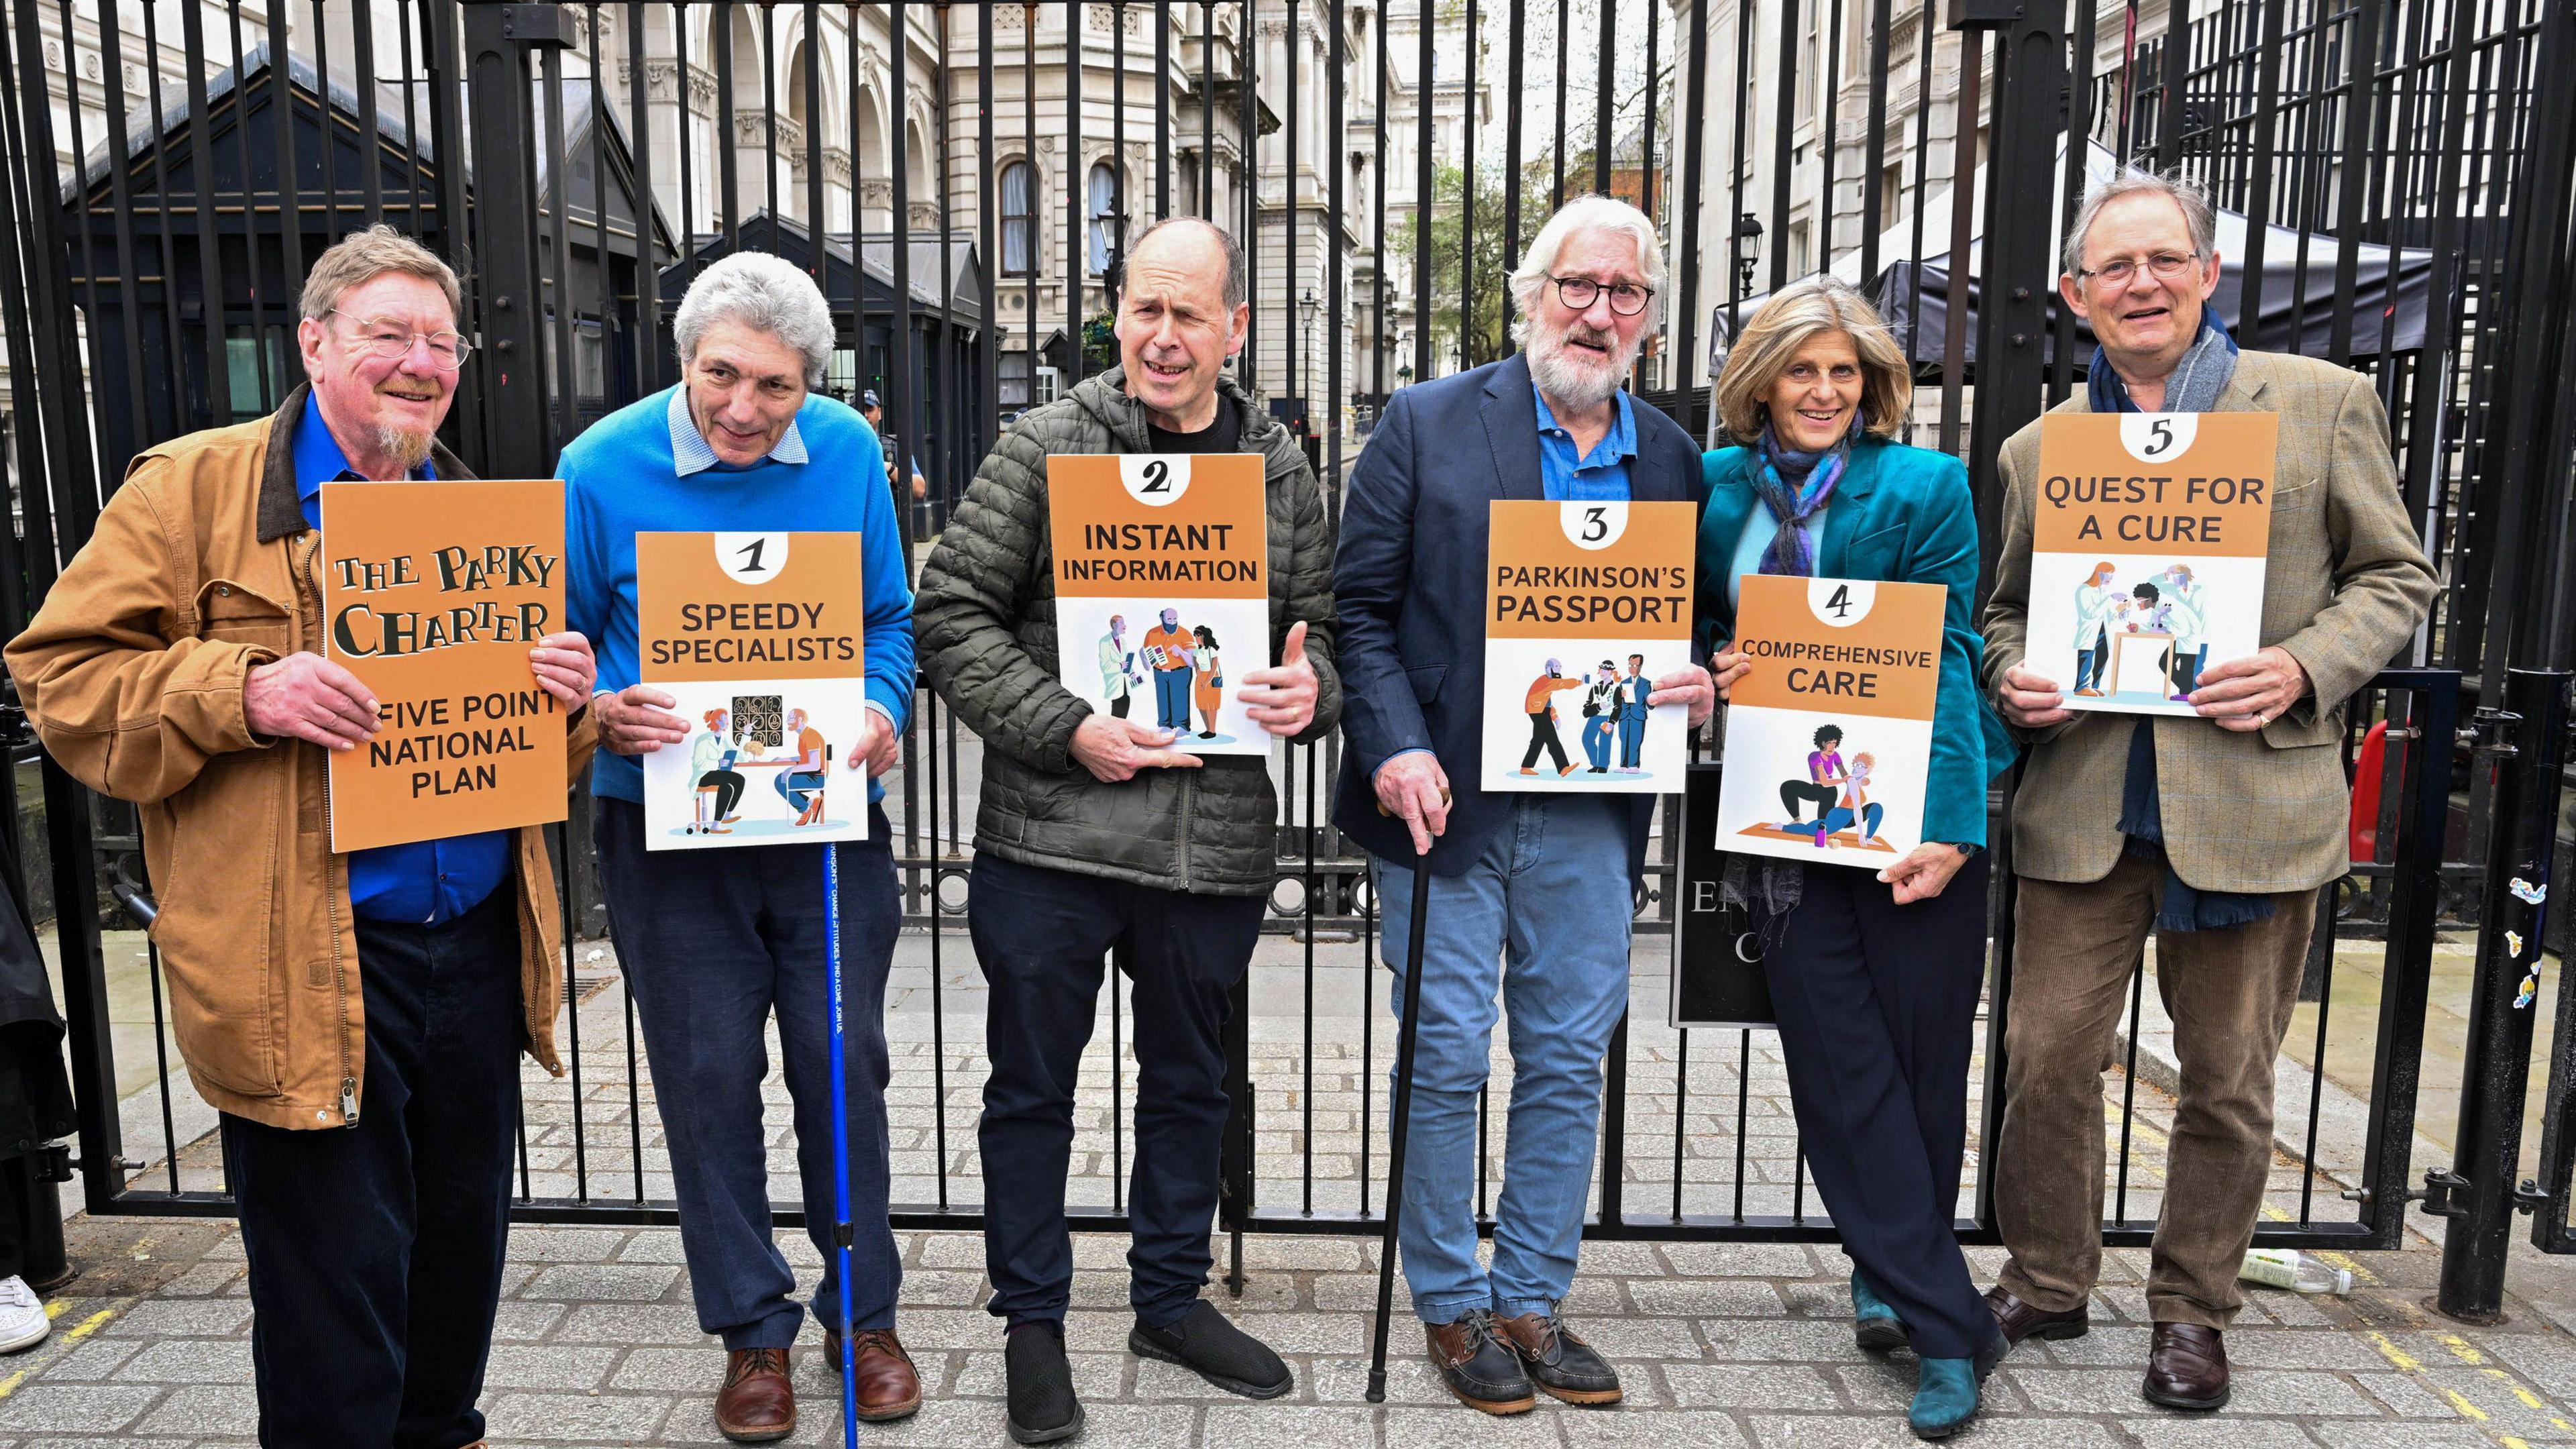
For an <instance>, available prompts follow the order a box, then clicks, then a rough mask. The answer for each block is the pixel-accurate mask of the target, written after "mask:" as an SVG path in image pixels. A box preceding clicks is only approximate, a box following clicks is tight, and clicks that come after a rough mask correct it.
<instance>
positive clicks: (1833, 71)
mask: <svg viewBox="0 0 2576 1449" xmlns="http://www.w3.org/2000/svg"><path fill="white" fill-rule="evenodd" d="M1825 15H1826V19H1825V23H1824V29H1823V31H1822V32H1821V33H1819V34H1818V35H1817V37H1816V87H1817V96H1818V98H1819V99H1820V100H1821V101H1822V102H1823V106H1824V114H1823V115H1821V116H1820V117H1818V118H1817V122H1816V197H1817V201H1818V206H1817V210H1818V212H1819V213H1820V214H1819V215H1818V216H1817V218H1816V254H1815V258H1814V260H1813V262H1812V263H1810V265H1812V266H1813V267H1814V268H1815V270H1817V271H1820V272H1821V271H1824V270H1826V269H1827V268H1829V267H1831V266H1832V265H1833V263H1834V220H1835V217H1836V215H1837V208H1836V207H1835V205H1834V148H1835V146H1836V144H1837V143H1838V142H1839V140H1840V128H1839V127H1838V126H1837V125H1836V120H1837V112H1838V109H1839V108H1838V107H1837V105H1836V102H1837V101H1838V100H1839V99H1840V97H1838V96H1837V95H1836V94H1835V84H1836V76H1837V75H1838V74H1839V73H1840V71H1841V69H1842V67H1841V64H1840V62H1841V59H1842V49H1843V45H1842V39H1843V37H1842V30H1843V0H1829V4H1828V8H1827V10H1826V12H1825ZM1864 189H1866V188H1864ZM1862 280H1863V281H1864V282H1866V281H1867V280H1868V279H1867V278H1863V279H1862Z"/></svg>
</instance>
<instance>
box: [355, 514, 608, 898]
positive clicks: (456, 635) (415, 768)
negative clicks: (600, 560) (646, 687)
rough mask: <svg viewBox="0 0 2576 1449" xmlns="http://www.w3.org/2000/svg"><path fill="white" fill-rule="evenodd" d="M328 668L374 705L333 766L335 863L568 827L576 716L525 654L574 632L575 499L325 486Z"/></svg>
mask: <svg viewBox="0 0 2576 1449" xmlns="http://www.w3.org/2000/svg"><path fill="white" fill-rule="evenodd" d="M322 521H323V529H322V553H321V557H320V559H319V561H318V564H317V567H318V568H319V570H320V572H321V575H322V579H321V582H322V615H323V619H324V621H325V638H324V650H325V657H326V658H328V659H330V660H331V662H333V663H335V664H339V665H342V666H344V667H346V668H347V669H348V670H349V672H350V673H352V674H355V675H357V676H358V678H359V679H361V680H363V681H364V682H365V683H366V686H367V688H368V689H369V690H370V691H372V692H373V693H374V694H375V696H376V703H377V708H378V715H379V724H378V726H377V730H376V735H375V737H374V738H373V739H370V740H369V741H367V742H366V743H365V744H363V745H361V746H359V747H358V748H356V749H354V750H333V751H331V752H330V754H331V848H332V849H333V850H336V851H351V850H365V849H369V848H371V847H374V846H379V845H400V844H403V843H404V842H406V841H413V840H435V839H438V838H440V837H443V836H449V835H466V834H471V833H473V832H475V831H480V830H502V829H507V828H510V827H513V826H519V825H538V824H543V823H545V822H547V821H552V820H561V819H563V818H564V808H565V801H566V798H567V797H566V790H567V780H566V770H565V765H564V720H565V715H564V709H563V706H562V704H561V703H560V702H559V701H558V700H556V698H555V697H554V696H553V695H551V694H548V693H547V692H546V689H545V686H543V685H541V684H539V683H538V682H537V677H536V675H535V673H534V672H533V671H532V670H531V669H530V667H529V663H528V651H529V650H531V649H534V648H535V647H536V646H537V641H538V640H540V639H543V638H544V637H545V636H547V635H548V634H552V633H554V632H556V631H557V630H559V629H561V628H562V627H563V616H564V615H563V552H564V524H563V485H562V484H561V483H558V482H554V481H552V480H537V481H530V482H508V481H494V480H484V479H477V480H460V481H456V482H440V481H404V482H397V483H365V482H340V483H325V484H323V485H322Z"/></svg>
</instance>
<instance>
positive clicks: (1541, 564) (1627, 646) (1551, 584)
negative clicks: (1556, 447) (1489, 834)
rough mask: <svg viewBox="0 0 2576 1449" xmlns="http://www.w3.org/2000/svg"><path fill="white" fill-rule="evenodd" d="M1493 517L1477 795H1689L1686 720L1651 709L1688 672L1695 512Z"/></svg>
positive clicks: (1541, 506)
mask: <svg viewBox="0 0 2576 1449" xmlns="http://www.w3.org/2000/svg"><path fill="white" fill-rule="evenodd" d="M1492 506H1493V513H1492V523H1491V526H1490V533H1489V535H1488V536H1489V540H1490V541H1489V542H1488V544H1487V546H1486V569H1485V578H1486V591H1485V760H1484V766H1483V769H1482V771H1481V776H1482V778H1481V779H1480V780H1479V781H1478V783H1479V784H1480V785H1482V786H1483V787H1484V788H1485V789H1488V790H1581V791H1595V790H1599V791H1613V792H1617V793H1621V794H1631V795H1653V794H1668V793H1671V792H1673V791H1676V790H1679V789H1680V788H1681V787H1682V774H1681V772H1682V759H1683V750H1682V737H1683V736H1684V735H1685V734H1686V733H1688V724H1689V720H1688V714H1689V712H1688V710H1686V709H1685V708H1684V707H1683V706H1681V705H1678V704H1665V705H1655V706H1649V705H1648V704H1647V703H1646V696H1648V695H1650V694H1652V693H1654V681H1655V679H1656V678H1657V677H1658V676H1660V675H1663V674H1667V673H1670V672H1671V671H1673V670H1675V669H1679V668H1681V667H1682V666H1683V665H1686V664H1688V663H1690V635H1691V546H1692V544H1693V542H1694V541H1695V540H1696V539H1697V537H1698V532H1697V530H1698V520H1697V518H1696V516H1695V515H1694V514H1693V512H1692V509H1691V505H1689V504H1687V503H1532V502H1528V501H1508V502H1507V501H1499V500H1498V501H1496V502H1495V503H1494V504H1493V505H1492Z"/></svg>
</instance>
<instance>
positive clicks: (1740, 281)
mask: <svg viewBox="0 0 2576 1449" xmlns="http://www.w3.org/2000/svg"><path fill="white" fill-rule="evenodd" d="M1735 239H1736V240H1737V241H1739V242H1742V243H1743V244H1744V247H1743V255H1742V256H1740V257H1738V258H1737V259H1736V262H1735V271H1736V276H1735V295H1736V296H1737V297H1739V298H1741V297H1743V296H1744V295H1745V294H1747V293H1749V292H1751V291H1752V290H1753V265H1754V257H1755V254H1756V253H1757V252H1759V251H1760V250H1761V248H1762V218H1760V217H1758V216H1755V215H1754V214H1753V213H1752V212H1749V211H1746V212H1738V213H1737V214H1736V217H1735Z"/></svg>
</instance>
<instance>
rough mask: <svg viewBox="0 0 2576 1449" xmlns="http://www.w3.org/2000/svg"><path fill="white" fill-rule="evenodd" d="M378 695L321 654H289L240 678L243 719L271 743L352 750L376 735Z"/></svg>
mask: <svg viewBox="0 0 2576 1449" xmlns="http://www.w3.org/2000/svg"><path fill="white" fill-rule="evenodd" d="M376 708H377V707H376V697H375V695H374V694H372V693H370V692H369V691H368V689H367V687H366V686H365V685H363V684H361V683H359V682H358V676H356V675H354V674H351V673H350V672H349V671H348V670H346V669H344V668H342V667H340V666H339V665H337V664H334V663H332V662H331V661H330V660H328V659H325V658H323V657H322V656H321V655H319V654H309V653H308V654H289V655H287V656H286V657H285V658H283V659H280V660H278V661H276V662H275V663H272V664H263V665H260V666H259V667H258V668H256V669H253V670H251V671H250V672H249V673H247V674H245V675H243V676H242V719H243V721H244V722H245V723H247V724H248V725H249V726H250V729H251V733H253V734H255V735H262V736H265V737H267V738H269V739H290V738H291V739H299V740H306V741H310V742H311V743H313V744H317V745H320V746H322V747H323V748H324V749H326V750H353V749H356V748H357V747H358V746H359V745H362V744H364V743H366V741H367V739H368V737H369V736H371V735H373V734H374V733H375V732H376V725H377V722H378V719H377V713H376Z"/></svg>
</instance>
